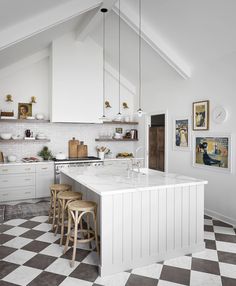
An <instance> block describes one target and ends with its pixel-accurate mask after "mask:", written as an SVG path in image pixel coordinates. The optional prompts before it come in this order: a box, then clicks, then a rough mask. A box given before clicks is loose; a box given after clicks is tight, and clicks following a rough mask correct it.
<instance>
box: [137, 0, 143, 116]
mask: <svg viewBox="0 0 236 286" xmlns="http://www.w3.org/2000/svg"><path fill="white" fill-rule="evenodd" d="M141 1H142V0H139V57H138V58H139V59H138V61H139V89H138V97H139V98H138V100H139V105H138V106H139V108H138V110H137V113H138V116H139V117H142V115H143V110H142V108H141V104H142V102H141V98H142V57H141V55H142V30H141V29H142V17H141V10H142V9H141V8H142V5H141V4H142V3H141Z"/></svg>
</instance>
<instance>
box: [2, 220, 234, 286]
mask: <svg viewBox="0 0 236 286" xmlns="http://www.w3.org/2000/svg"><path fill="white" fill-rule="evenodd" d="M47 219H48V218H47V217H46V216H40V217H34V218H32V219H30V220H24V219H14V220H10V221H7V222H5V223H4V224H0V286H11V285H12V286H13V285H22V286H24V285H29V286H46V285H50V286H58V285H60V286H99V285H106V286H124V285H126V286H136V285H137V286H157V285H158V286H178V285H179V286H180V285H191V286H204V285H207V286H218V285H219V286H220V285H223V286H236V230H235V229H234V228H233V227H232V226H230V225H228V224H225V223H223V222H221V221H218V220H214V219H212V218H211V217H208V216H205V242H206V249H205V251H203V252H199V253H195V254H193V255H186V256H182V257H178V258H175V259H170V260H166V261H164V262H159V263H155V264H152V265H148V266H146V267H142V268H137V269H133V270H130V271H126V272H122V273H119V274H116V275H113V276H110V277H105V278H100V277H99V276H98V267H97V264H98V257H97V254H96V252H90V251H88V250H86V249H81V248H80V249H79V250H78V251H77V255H76V263H75V267H74V268H71V267H70V265H69V260H70V258H71V252H72V249H71V248H70V249H69V250H68V252H67V253H66V254H65V255H63V254H62V250H63V248H61V247H60V246H59V235H57V236H54V234H53V233H51V231H50V229H51V228H50V225H49V224H48V223H47Z"/></svg>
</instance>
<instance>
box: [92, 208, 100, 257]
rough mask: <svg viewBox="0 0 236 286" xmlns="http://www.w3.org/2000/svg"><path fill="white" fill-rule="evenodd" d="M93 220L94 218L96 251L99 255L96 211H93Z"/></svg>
mask: <svg viewBox="0 0 236 286" xmlns="http://www.w3.org/2000/svg"><path fill="white" fill-rule="evenodd" d="M93 220H94V236H95V244H96V249H97V253H98V255H99V246H98V225H97V212H96V211H95V212H94V213H93Z"/></svg>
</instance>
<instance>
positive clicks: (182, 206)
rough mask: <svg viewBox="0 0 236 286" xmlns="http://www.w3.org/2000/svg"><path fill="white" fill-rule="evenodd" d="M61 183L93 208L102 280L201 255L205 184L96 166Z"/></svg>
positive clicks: (149, 172) (66, 173) (72, 173)
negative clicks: (97, 233)
mask: <svg viewBox="0 0 236 286" xmlns="http://www.w3.org/2000/svg"><path fill="white" fill-rule="evenodd" d="M61 182H63V183H70V184H72V186H73V188H74V190H76V191H80V192H82V193H83V199H84V200H93V201H96V202H97V203H98V208H99V211H98V214H99V233H100V238H101V257H100V275H101V276H106V275H110V274H113V273H117V272H120V271H124V270H128V269H132V268H136V267H140V266H144V265H147V264H151V263H154V262H157V261H161V260H165V259H167V258H171V257H177V256H180V255H184V254H189V253H192V252H196V251H202V250H203V249H204V236H203V234H204V229H203V228H204V185H205V184H207V182H206V181H202V180H197V179H194V178H190V177H186V176H181V175H176V174H167V173H162V172H158V171H154V170H150V169H141V170H140V172H138V171H127V170H126V168H124V166H123V167H122V166H119V167H116V166H112V167H111V166H100V167H85V168H74V169H68V170H63V172H62V173H61Z"/></svg>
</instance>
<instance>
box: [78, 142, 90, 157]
mask: <svg viewBox="0 0 236 286" xmlns="http://www.w3.org/2000/svg"><path fill="white" fill-rule="evenodd" d="M87 156H88V146H87V145H78V147H77V157H78V158H82V157H87Z"/></svg>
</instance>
